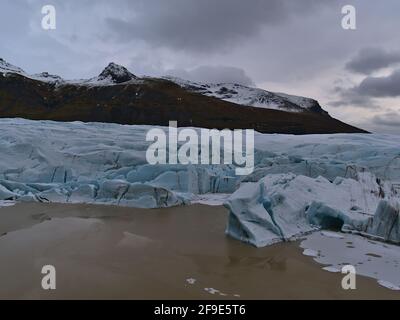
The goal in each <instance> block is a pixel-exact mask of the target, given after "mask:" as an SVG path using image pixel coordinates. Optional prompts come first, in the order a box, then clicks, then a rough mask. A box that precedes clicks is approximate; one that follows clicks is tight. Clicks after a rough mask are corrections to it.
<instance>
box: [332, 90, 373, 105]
mask: <svg viewBox="0 0 400 320" xmlns="http://www.w3.org/2000/svg"><path fill="white" fill-rule="evenodd" d="M333 92H334V93H336V94H337V95H338V96H339V99H338V100H335V101H331V102H329V103H328V105H329V106H332V107H357V108H365V109H379V108H380V107H379V106H378V105H377V104H376V103H375V102H374V101H372V99H371V98H370V97H368V96H364V95H361V94H360V93H359V92H357V90H355V89H354V88H343V87H335V88H334V90H333Z"/></svg>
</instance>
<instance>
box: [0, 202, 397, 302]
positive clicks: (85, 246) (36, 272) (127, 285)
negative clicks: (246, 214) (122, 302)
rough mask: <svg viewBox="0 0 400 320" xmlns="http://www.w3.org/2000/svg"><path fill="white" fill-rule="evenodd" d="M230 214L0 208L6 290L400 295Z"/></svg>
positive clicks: (53, 294) (114, 294) (57, 294)
mask: <svg viewBox="0 0 400 320" xmlns="http://www.w3.org/2000/svg"><path fill="white" fill-rule="evenodd" d="M226 221H227V212H226V209H225V208H223V207H210V206H204V205H193V206H187V207H178V208H169V209H155V210H146V209H132V208H121V207H112V206H93V205H63V204H18V205H16V206H13V207H7V208H0V234H5V233H6V234H5V235H3V236H1V237H0V284H1V285H0V298H28V299H30V298H50V299H52V298H54V299H55V298H58V299H60V298H61V299H85V298H91V299H116V298H120V299H225V298H228V299H281V298H283V299H310V298H313V299H354V298H368V299H380V298H396V299H399V298H400V295H399V293H396V292H394V291H390V290H388V289H385V288H382V287H380V286H379V285H378V284H377V283H376V281H375V280H373V279H368V278H363V277H357V290H347V291H346V290H343V289H342V288H341V280H342V275H341V274H333V273H329V272H326V271H323V270H321V265H318V264H316V263H315V262H313V260H312V259H311V258H309V257H306V256H303V255H302V254H301V252H302V251H301V249H300V248H299V247H298V243H282V244H277V245H274V246H270V247H266V248H262V249H256V248H254V247H252V246H249V245H246V244H243V243H241V242H239V241H236V240H233V239H231V238H229V237H227V236H226V235H225V234H224V229H225V225H226ZM45 264H51V265H54V266H55V267H56V271H57V289H56V290H53V291H45V290H43V289H42V288H41V279H42V276H43V275H42V274H41V268H42V266H43V265H45ZM189 278H193V279H195V280H196V281H195V283H194V284H189V283H188V282H187V281H186V280H187V279H189ZM205 288H213V289H217V290H219V292H217V293H215V294H210V293H209V292H207V291H206V290H205Z"/></svg>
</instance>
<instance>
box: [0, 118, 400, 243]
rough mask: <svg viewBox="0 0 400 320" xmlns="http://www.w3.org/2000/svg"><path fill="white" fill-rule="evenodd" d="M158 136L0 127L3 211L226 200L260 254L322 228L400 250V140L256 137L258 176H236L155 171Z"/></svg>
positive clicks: (226, 168) (198, 170)
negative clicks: (27, 206)
mask: <svg viewBox="0 0 400 320" xmlns="http://www.w3.org/2000/svg"><path fill="white" fill-rule="evenodd" d="M152 128H154V126H145V125H118V124H105V123H82V122H54V121H31V120H24V119H0V152H1V157H0V203H9V202H10V201H39V202H62V203H99V204H110V205H120V206H131V207H141V208H160V207H171V206H178V205H188V204H190V203H198V202H201V203H207V198H208V197H209V199H213V200H212V201H211V202H213V204H215V199H218V201H217V202H224V201H225V206H226V207H227V208H228V209H229V221H228V225H227V233H228V234H229V235H230V236H232V237H235V238H237V239H240V240H242V241H245V242H248V243H251V244H253V245H255V246H264V245H268V244H271V243H275V242H279V241H289V240H292V239H297V238H298V237H301V236H302V235H304V234H306V233H309V232H313V231H315V230H318V229H320V228H334V229H338V230H342V231H346V232H354V233H358V234H361V235H364V236H368V237H375V238H377V239H381V240H384V241H389V242H394V243H397V242H399V239H400V231H399V228H400V227H399V204H398V203H399V202H400V201H399V194H400V139H399V137H398V136H394V135H385V134H326V135H305V136H295V135H282V134H259V133H256V134H255V168H254V171H253V173H251V174H250V175H248V176H237V175H235V166H233V165H228V164H223V165H181V164H176V165H168V164H166V165H149V164H148V163H147V161H146V157H145V154H146V150H147V148H148V146H149V145H150V142H146V139H145V137H146V133H147V132H148V130H150V129H152ZM161 128H162V127H161ZM165 130H167V128H165ZM194 130H200V129H198V128H194ZM218 195H220V196H218ZM228 197H229V198H228ZM227 198H228V199H227ZM225 199H227V200H225Z"/></svg>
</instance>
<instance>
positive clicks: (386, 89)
mask: <svg viewBox="0 0 400 320" xmlns="http://www.w3.org/2000/svg"><path fill="white" fill-rule="evenodd" d="M354 90H355V91H356V92H358V93H359V94H361V95H365V96H370V97H397V96H400V69H398V70H396V71H394V72H393V73H392V74H390V75H389V76H387V77H367V78H365V79H364V80H363V81H362V82H361V83H360V85H359V86H358V87H356V88H354Z"/></svg>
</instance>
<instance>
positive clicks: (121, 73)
mask: <svg viewBox="0 0 400 320" xmlns="http://www.w3.org/2000/svg"><path fill="white" fill-rule="evenodd" d="M98 79H99V80H110V81H111V82H113V83H123V82H127V81H130V80H133V79H137V77H136V76H135V75H134V74H132V73H130V72H129V71H128V69H126V68H125V67H123V66H120V65H118V64H115V63H113V62H111V63H110V64H109V65H108V66H107V67H106V68H105V69H104V70H103V71H102V72H101V73H100V75H99V76H98Z"/></svg>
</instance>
